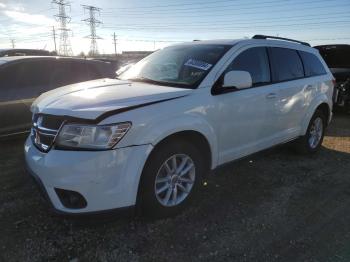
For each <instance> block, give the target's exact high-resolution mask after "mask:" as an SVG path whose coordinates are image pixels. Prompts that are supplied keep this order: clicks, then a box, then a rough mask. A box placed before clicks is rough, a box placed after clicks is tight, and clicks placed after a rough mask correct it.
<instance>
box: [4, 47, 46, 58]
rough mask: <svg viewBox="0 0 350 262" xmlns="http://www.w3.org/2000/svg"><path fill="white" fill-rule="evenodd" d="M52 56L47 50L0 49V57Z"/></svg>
mask: <svg viewBox="0 0 350 262" xmlns="http://www.w3.org/2000/svg"><path fill="white" fill-rule="evenodd" d="M49 55H52V53H50V52H49V51H47V50H40V49H18V48H12V49H0V57H2V56H49Z"/></svg>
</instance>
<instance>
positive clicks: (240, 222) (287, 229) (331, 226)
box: [0, 115, 350, 262]
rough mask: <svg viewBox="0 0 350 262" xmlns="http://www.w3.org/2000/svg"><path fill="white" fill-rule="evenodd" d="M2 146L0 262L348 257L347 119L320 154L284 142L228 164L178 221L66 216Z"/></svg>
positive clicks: (340, 120)
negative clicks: (300, 151) (309, 153)
mask: <svg viewBox="0 0 350 262" xmlns="http://www.w3.org/2000/svg"><path fill="white" fill-rule="evenodd" d="M23 141H24V139H23V138H21V139H16V140H13V141H9V142H6V143H5V142H2V144H1V145H0V147H1V152H0V261H48V260H50V261H51V260H52V261H75V262H76V261H190V260H191V261H198V260H200V261H350V223H349V221H350V171H349V170H350V161H349V160H350V116H349V115H341V116H337V117H335V119H334V121H333V123H332V124H331V126H330V128H329V129H328V132H327V137H325V140H324V143H323V148H322V150H321V151H320V152H319V153H318V154H316V155H313V156H301V155H297V154H295V153H292V152H291V151H290V150H289V148H288V147H287V146H283V147H278V148H275V149H272V150H269V151H265V152H263V153H260V154H258V155H255V156H252V157H250V158H246V159H244V160H240V161H237V162H235V163H233V164H230V165H229V166H226V167H224V168H221V169H220V170H219V171H217V172H216V174H215V175H214V176H211V177H210V178H208V181H207V185H206V186H205V187H203V192H202V194H201V195H200V197H199V198H198V199H196V200H195V201H194V203H193V205H192V207H191V208H189V209H187V210H186V211H185V212H184V213H182V214H181V215H179V216H177V217H175V218H169V219H164V220H158V221H144V220H142V219H138V218H134V217H115V216H114V217H112V216H108V217H100V216H99V217H90V218H84V219H82V218H81V219H74V220H72V219H67V218H62V217H58V216H56V215H53V214H51V213H50V212H49V211H48V209H47V206H46V205H45V203H44V201H43V200H42V199H41V197H40V194H39V193H38V191H37V189H36V187H35V186H34V184H33V182H32V181H31V179H30V178H29V177H28V175H26V174H25V172H24V171H23V153H22V151H23V150H22V147H23Z"/></svg>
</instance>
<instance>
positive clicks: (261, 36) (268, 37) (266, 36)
mask: <svg viewBox="0 0 350 262" xmlns="http://www.w3.org/2000/svg"><path fill="white" fill-rule="evenodd" d="M252 39H278V40H284V41H289V42H295V43H299V44H302V45H306V46H311V45H310V44H309V43H306V42H302V41H298V40H294V39H290V38H284V37H278V36H270V35H255V36H253V37H252Z"/></svg>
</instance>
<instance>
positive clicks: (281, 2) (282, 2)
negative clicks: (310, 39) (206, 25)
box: [103, 0, 329, 15]
mask: <svg viewBox="0 0 350 262" xmlns="http://www.w3.org/2000/svg"><path fill="white" fill-rule="evenodd" d="M286 3H291V1H290V0H273V1H264V2H258V3H241V4H239V6H237V3H233V2H232V1H231V2H229V3H227V4H226V5H223V4H220V5H214V6H202V5H200V6H196V7H185V8H170V9H164V10H151V11H149V12H150V14H152V15H154V14H168V13H171V14H174V13H176V12H181V13H193V11H200V12H203V11H202V10H204V11H208V12H212V11H220V12H222V11H227V10H229V9H228V8H229V7H233V11H241V10H247V9H248V10H249V9H261V8H270V7H281V6H282V7H284V6H286ZM318 3H329V1H328V0H306V1H303V2H302V4H303V6H304V5H306V4H318ZM268 4H269V5H268ZM107 10H108V11H105V12H103V14H111V13H112V14H113V13H114V14H115V12H118V11H120V12H122V14H125V15H140V14H141V15H143V14H145V10H131V11H123V10H120V9H118V10H115V11H111V10H110V9H107Z"/></svg>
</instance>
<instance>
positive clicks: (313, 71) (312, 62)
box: [299, 51, 327, 76]
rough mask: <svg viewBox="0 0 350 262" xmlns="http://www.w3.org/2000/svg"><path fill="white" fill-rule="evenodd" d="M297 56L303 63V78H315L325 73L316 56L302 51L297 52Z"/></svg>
mask: <svg viewBox="0 0 350 262" xmlns="http://www.w3.org/2000/svg"><path fill="white" fill-rule="evenodd" d="M299 54H300V56H301V59H302V60H303V63H304V69H305V76H317V75H323V74H326V73H327V72H326V70H325V69H324V66H323V65H322V63H321V61H320V59H318V57H317V56H315V55H314V54H311V53H308V52H303V51H299Z"/></svg>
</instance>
